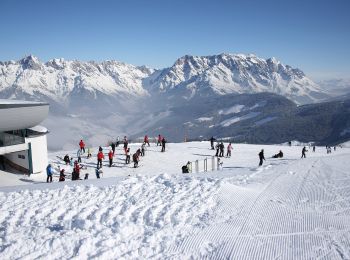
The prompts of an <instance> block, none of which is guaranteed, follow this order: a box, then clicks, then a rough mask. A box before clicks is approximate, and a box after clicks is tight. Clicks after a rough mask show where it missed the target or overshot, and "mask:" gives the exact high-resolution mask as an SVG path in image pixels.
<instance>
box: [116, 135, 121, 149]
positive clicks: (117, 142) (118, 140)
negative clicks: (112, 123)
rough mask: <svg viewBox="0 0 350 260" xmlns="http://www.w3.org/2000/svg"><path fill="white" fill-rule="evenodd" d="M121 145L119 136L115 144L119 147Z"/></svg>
mask: <svg viewBox="0 0 350 260" xmlns="http://www.w3.org/2000/svg"><path fill="white" fill-rule="evenodd" d="M119 143H120V138H119V136H117V141H116V143H115V144H116V146H117V147H118V146H119Z"/></svg>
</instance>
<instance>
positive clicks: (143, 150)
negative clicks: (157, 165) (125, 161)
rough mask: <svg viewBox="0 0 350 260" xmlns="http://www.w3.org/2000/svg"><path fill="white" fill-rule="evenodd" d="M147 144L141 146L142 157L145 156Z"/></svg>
mask: <svg viewBox="0 0 350 260" xmlns="http://www.w3.org/2000/svg"><path fill="white" fill-rule="evenodd" d="M145 149H146V143H143V144H142V145H141V156H145Z"/></svg>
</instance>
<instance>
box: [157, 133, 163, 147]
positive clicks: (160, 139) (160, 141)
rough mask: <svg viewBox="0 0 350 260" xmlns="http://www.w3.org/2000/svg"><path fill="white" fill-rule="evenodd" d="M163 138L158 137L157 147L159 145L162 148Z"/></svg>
mask: <svg viewBox="0 0 350 260" xmlns="http://www.w3.org/2000/svg"><path fill="white" fill-rule="evenodd" d="M162 140H163V139H162V136H161V135H160V134H159V135H158V141H157V146H158V144H159V145H160V146H161V145H162Z"/></svg>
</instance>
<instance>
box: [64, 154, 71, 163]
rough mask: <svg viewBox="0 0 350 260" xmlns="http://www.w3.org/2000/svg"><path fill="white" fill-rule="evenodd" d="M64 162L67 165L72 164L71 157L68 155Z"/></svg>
mask: <svg viewBox="0 0 350 260" xmlns="http://www.w3.org/2000/svg"><path fill="white" fill-rule="evenodd" d="M63 161H64V162H65V163H66V165H68V164H70V159H69V155H68V154H66V155H65V156H64V158H63Z"/></svg>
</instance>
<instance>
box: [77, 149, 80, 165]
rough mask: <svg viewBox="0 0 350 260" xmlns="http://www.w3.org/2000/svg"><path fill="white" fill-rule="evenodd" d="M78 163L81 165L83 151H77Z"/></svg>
mask: <svg viewBox="0 0 350 260" xmlns="http://www.w3.org/2000/svg"><path fill="white" fill-rule="evenodd" d="M77 157H78V163H81V149H78V151H77Z"/></svg>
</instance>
